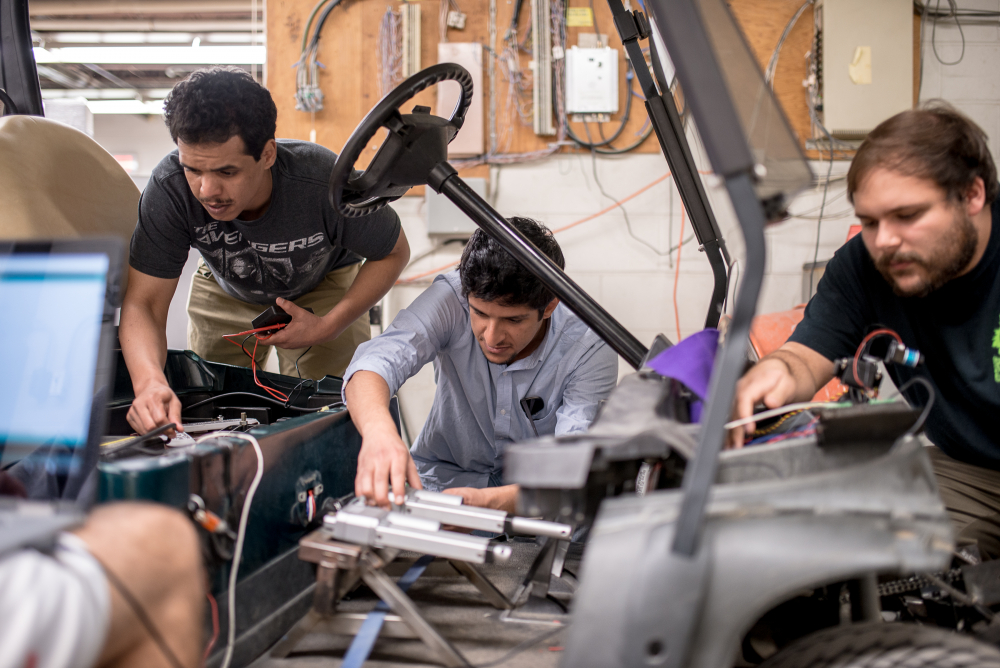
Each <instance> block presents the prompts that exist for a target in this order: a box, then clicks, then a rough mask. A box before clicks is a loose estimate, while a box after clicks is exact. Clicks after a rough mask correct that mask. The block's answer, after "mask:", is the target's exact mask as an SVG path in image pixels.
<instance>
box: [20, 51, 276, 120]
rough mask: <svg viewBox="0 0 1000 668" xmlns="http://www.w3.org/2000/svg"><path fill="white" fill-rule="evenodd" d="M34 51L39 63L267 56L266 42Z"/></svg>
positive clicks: (234, 60) (189, 61)
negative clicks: (238, 44)
mask: <svg viewBox="0 0 1000 668" xmlns="http://www.w3.org/2000/svg"><path fill="white" fill-rule="evenodd" d="M34 52H35V62H36V63H84V64H92V65H118V64H121V65H263V64H264V62H265V60H266V57H267V47H264V46H121V47H114V46H67V47H62V48H56V49H43V48H41V47H37V46H36V47H35V48H34ZM94 113H97V112H94Z"/></svg>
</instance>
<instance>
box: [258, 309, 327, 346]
mask: <svg viewBox="0 0 1000 668" xmlns="http://www.w3.org/2000/svg"><path fill="white" fill-rule="evenodd" d="M276 303H277V305H278V306H279V307H281V309H282V310H284V311H285V312H286V313H287V314H288V315H290V316H292V321H291V322H289V323H288V324H286V325H285V326H284V327H282V328H281V331H279V330H278V329H273V330H272V331H271V332H270V333H267V334H265V333H260V334H257V338H258V339H260V341H261V342H262V343H265V344H267V345H270V346H277V347H278V348H286V349H296V348H308V347H310V346H315V345H317V344H319V343H323V342H324V341H328V340H329V339H330V338H332V337H330V336H328V335H327V333H328V330H329V325H328V324H327V322H326V321H325V318H322V317H320V316H318V315H315V314H313V313H312V312H310V311H307V310H306V309H304V308H301V307H300V306H296V305H295V304H294V303H292V302H290V301H288V300H287V299H281V298H278V299H277V300H276Z"/></svg>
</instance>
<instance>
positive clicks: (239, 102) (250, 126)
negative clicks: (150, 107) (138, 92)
mask: <svg viewBox="0 0 1000 668" xmlns="http://www.w3.org/2000/svg"><path fill="white" fill-rule="evenodd" d="M277 119H278V108H277V107H276V106H275V105H274V100H273V99H271V93H270V92H269V91H268V90H267V89H266V88H264V87H263V86H261V85H260V84H259V83H257V82H256V81H254V80H253V77H251V76H250V74H249V73H248V72H246V71H245V70H241V69H240V68H238V67H211V68H208V69H204V70H198V71H196V72H192V73H191V76H189V77H188V78H187V79H185V80H184V81H182V82H180V83H179V84H177V85H176V86H174V88H173V90H172V91H170V94H169V95H167V99H166V100H164V104H163V120H164V122H165V123H166V124H167V128H168V129H169V130H170V138H171V139H173V140H174V143H175V144H176V143H177V140H178V139H181V140H183V141H184V143H185V144H205V143H210V144H221V143H224V142H227V141H229V139H230V138H232V137H235V136H237V135H238V136H239V137H240V139H242V140H243V143H244V144H245V145H246V150H247V153H248V154H249V155H251V156H253V159H254V160H260V154H261V153H262V152H263V151H264V146H265V145H266V144H267V142H268V140H270V139H274V130H275V127H276V124H277Z"/></svg>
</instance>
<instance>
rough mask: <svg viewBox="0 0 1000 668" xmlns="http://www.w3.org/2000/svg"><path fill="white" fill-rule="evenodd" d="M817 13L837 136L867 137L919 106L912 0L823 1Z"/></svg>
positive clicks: (830, 117) (829, 115)
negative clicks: (915, 100) (915, 91)
mask: <svg viewBox="0 0 1000 668" xmlns="http://www.w3.org/2000/svg"><path fill="white" fill-rule="evenodd" d="M815 12H816V29H817V30H818V31H819V32H820V37H821V40H820V42H819V48H820V53H821V54H822V55H821V67H822V72H821V76H822V81H823V89H822V94H823V110H822V115H821V118H822V119H823V125H824V126H826V129H827V130H829V131H830V134H831V135H833V136H834V137H838V138H840V139H864V137H865V136H866V135H867V134H868V133H869V132H871V131H872V130H874V129H875V126H876V125H878V124H879V123H881V122H882V121H884V120H885V119H887V118H889V117H890V116H894V115H895V114H897V113H899V112H901V111H905V110H906V109H911V108H913V2H912V0H877V1H875V2H873V1H872V0H821V1H820V2H817V3H816V9H815Z"/></svg>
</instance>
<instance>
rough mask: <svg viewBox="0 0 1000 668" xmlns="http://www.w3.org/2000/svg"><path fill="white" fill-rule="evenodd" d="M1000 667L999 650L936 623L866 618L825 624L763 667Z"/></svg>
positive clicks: (769, 660) (763, 664)
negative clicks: (867, 620)
mask: <svg viewBox="0 0 1000 668" xmlns="http://www.w3.org/2000/svg"><path fill="white" fill-rule="evenodd" d="M973 666H975V667H976V668H1000V649H997V648H996V647H994V646H993V645H988V644H986V643H984V642H982V641H979V640H976V639H975V638H973V637H971V636H967V635H961V634H958V633H954V632H951V631H947V630H945V629H941V628H938V627H933V626H918V625H916V624H902V623H867V624H851V625H848V626H836V627H834V628H830V629H824V630H823V631H819V632H817V633H813V634H812V635H808V636H806V637H805V638H802V639H800V640H796V641H795V642H794V643H792V644H791V645H789V646H788V647H786V648H785V649H783V650H781V651H780V652H778V653H777V654H775V655H774V656H772V657H771V658H769V659H768V660H767V661H765V662H764V663H762V664H761V665H760V668H966V667H968V668H972V667H973Z"/></svg>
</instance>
